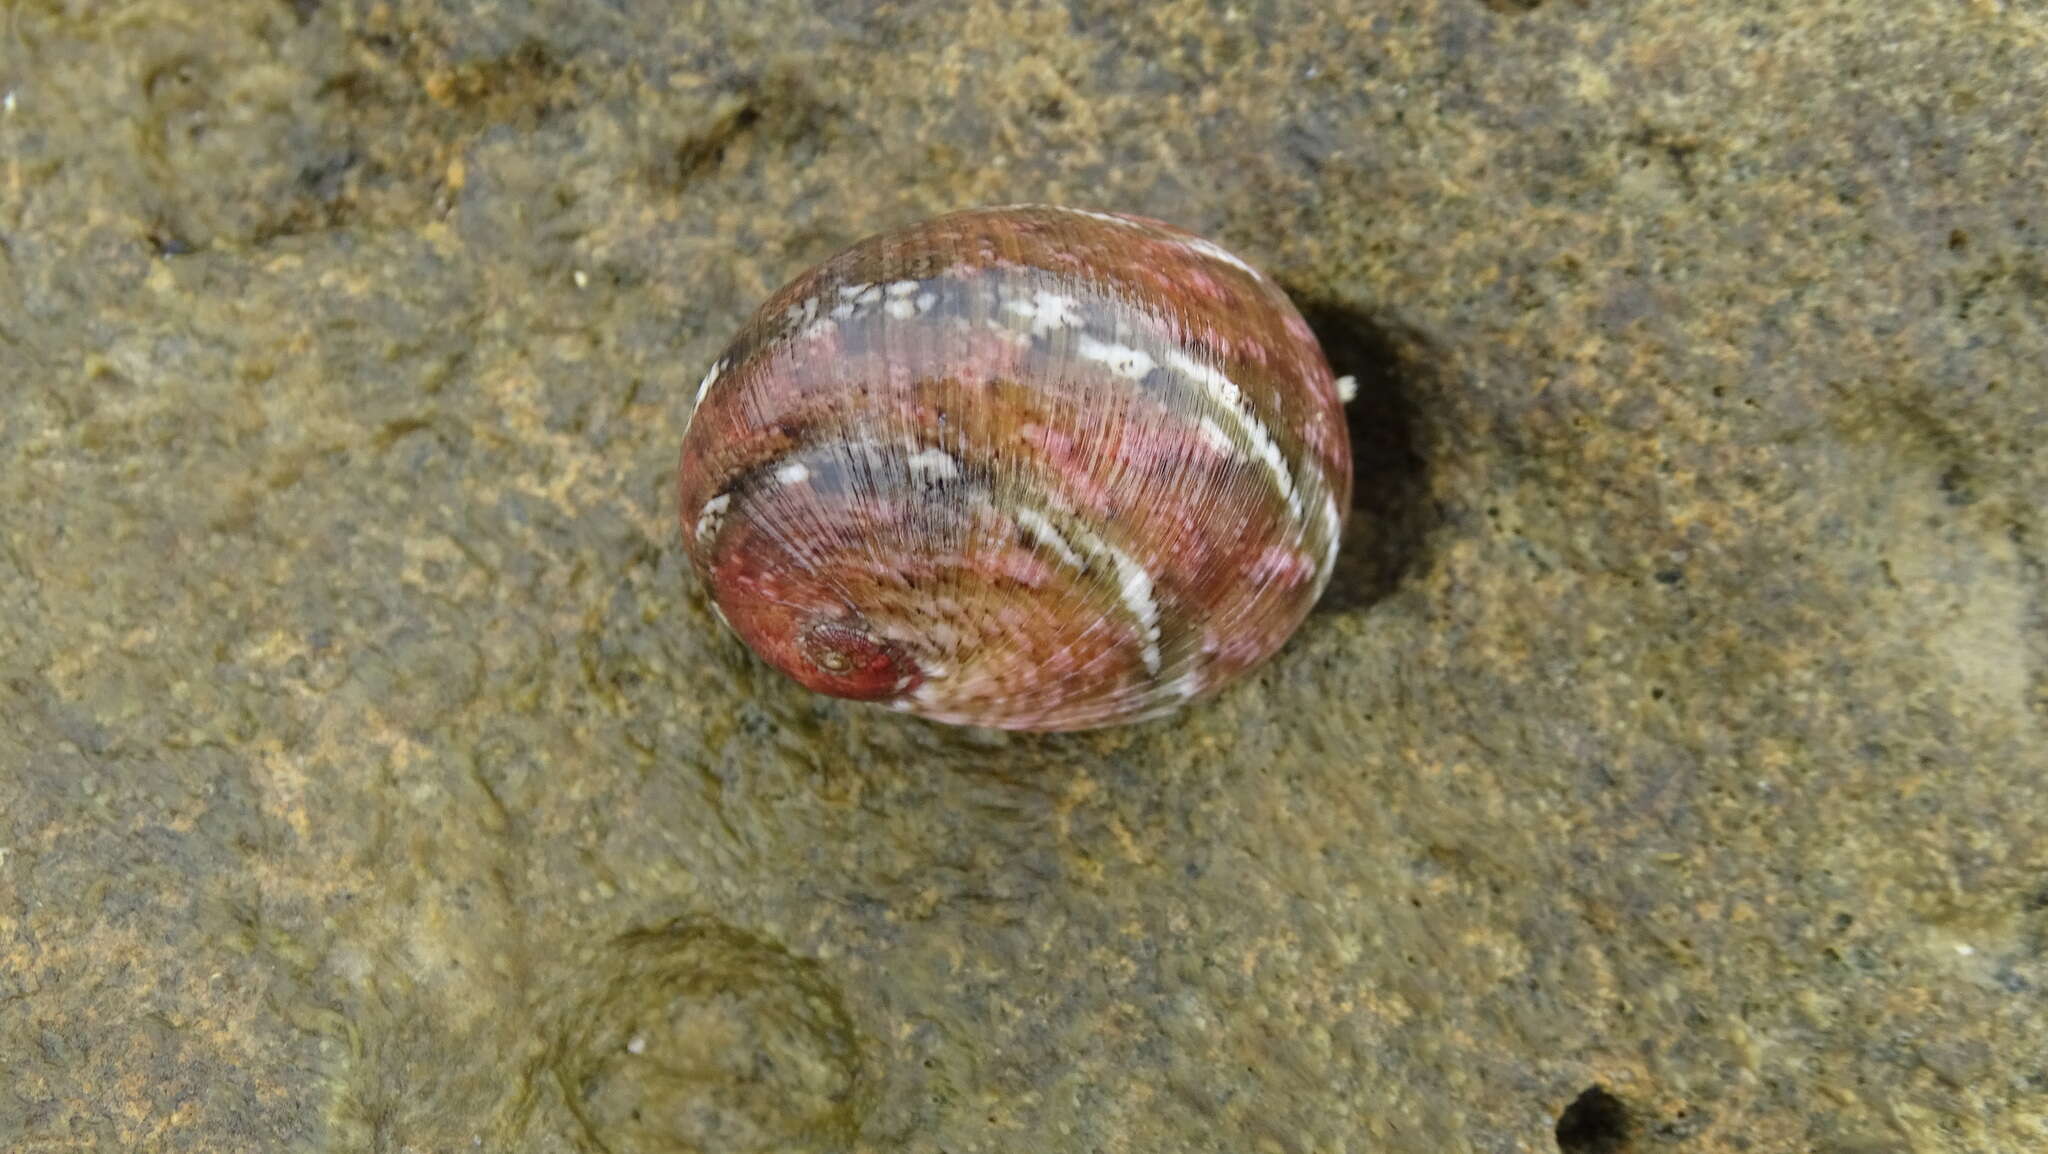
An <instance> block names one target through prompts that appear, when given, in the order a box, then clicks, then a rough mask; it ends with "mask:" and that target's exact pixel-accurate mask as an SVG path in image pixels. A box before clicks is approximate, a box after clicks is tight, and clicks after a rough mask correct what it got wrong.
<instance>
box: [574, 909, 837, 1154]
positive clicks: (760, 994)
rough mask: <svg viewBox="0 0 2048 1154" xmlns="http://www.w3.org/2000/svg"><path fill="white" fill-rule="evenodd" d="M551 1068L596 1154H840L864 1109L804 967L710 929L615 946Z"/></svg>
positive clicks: (811, 969) (683, 929)
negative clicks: (837, 1153) (819, 1153)
mask: <svg viewBox="0 0 2048 1154" xmlns="http://www.w3.org/2000/svg"><path fill="white" fill-rule="evenodd" d="M593 976H594V979H595V980H594V983H593V985H592V987H591V989H590V992H589V993H588V994H586V995H585V996H583V997H581V998H577V999H574V1000H573V1002H572V1004H571V1008H570V1011H569V1018H568V1020H567V1021H565V1022H564V1023H563V1024H562V1033H561V1035H560V1036H561V1038H562V1040H563V1045H562V1047H561V1050H560V1051H559V1055H560V1056H559V1058H558V1060H557V1063H556V1074H557V1076H558V1077H559V1078H560V1080H561V1085H562V1089H563V1092H564V1094H565V1095H566V1096H567V1098H568V1101H569V1106H570V1109H571V1110H572V1111H573V1112H574V1114H575V1115H576V1118H577V1119H578V1121H579V1122H580V1123H581V1124H582V1127H583V1129H584V1131H585V1135H584V1136H585V1137H586V1138H588V1139H589V1141H590V1144H591V1145H592V1146H594V1147H595V1148H598V1149H601V1150H603V1151H606V1152H607V1154H756V1152H759V1154H766V1152H769V1151H774V1152H777V1154H782V1152H790V1154H806V1152H812V1151H826V1150H836V1149H843V1148H844V1147H846V1146H847V1145H849V1144H850V1141H851V1139H852V1138H853V1137H854V1135H855V1133H856V1132H857V1131H858V1130H859V1127H860V1121H861V1115H862V1114H863V1113H864V1112H865V1107H864V1101H863V1098H864V1096H863V1094H862V1093H861V1088H862V1087H861V1082H862V1079H861V1069H860V1055H859V1045H858V1040H857V1038H856V1036H855V1034H854V1031H853V1026H852V1023H851V1021H850V1020H849V1019H848V1017H847V1014H846V1010H845V1007H844V1006H843V1005H842V1003H841V1000H840V996H839V991H838V990H837V988H836V987H834V985H833V984H832V983H831V981H830V980H829V979H827V978H826V977H825V975H824V974H823V973H822V972H821V971H820V970H819V968H818V966H817V965H816V964H815V963H813V962H810V961H807V960H804V959H801V958H797V957H794V956H792V955H791V954H790V953H789V952H788V951H787V950H785V949H783V948H782V947H781V946H779V945H776V944H774V943H772V942H768V941H765V940H763V939H761V938H757V937H755V936H753V935H751V934H747V933H744V932H742V931H740V930H737V929H734V928H733V927H731V926H727V925H724V924H722V923H717V922H706V921H688V922H678V923H675V924H673V925H669V926H665V927H662V928H660V929H651V930H639V931H635V932H633V933H630V934H627V935H625V936H623V937H621V938H619V939H618V940H617V941H616V942H615V943H613V946H612V948H611V949H610V950H609V951H608V952H607V955H606V961H605V962H603V963H600V964H599V966H598V967H597V968H596V970H595V972H594V975H593Z"/></svg>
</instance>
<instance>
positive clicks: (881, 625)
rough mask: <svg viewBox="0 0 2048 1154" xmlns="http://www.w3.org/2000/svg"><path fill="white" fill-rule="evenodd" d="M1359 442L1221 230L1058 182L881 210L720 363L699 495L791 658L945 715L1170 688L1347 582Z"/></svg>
mask: <svg viewBox="0 0 2048 1154" xmlns="http://www.w3.org/2000/svg"><path fill="white" fill-rule="evenodd" d="M1350 452H1351V451H1350V445H1349V442H1348V441H1347V439H1346V434H1345V427H1344V417H1343V411H1342V408H1341V402H1340V401H1339V399H1338V389H1337V385H1336V382H1335V381H1334V380H1333V379H1332V376H1331V373H1330V367H1329V364H1328V362H1327V361H1326V360H1325V359H1324V357H1323V353H1322V350H1321V349H1320V348H1319V347H1318V346H1317V344H1316V340H1315V337H1314V336H1313V335H1312V334H1311V333H1310V331H1309V328H1308V325H1307V324H1306V323H1304V322H1303V320H1302V318H1301V314H1300V313H1298V312H1297V311H1295V308H1294V306H1293V305H1292V304H1290V303H1289V302H1288V299H1287V297H1286V294H1284V293H1283V292H1281V290H1280V289H1279V288H1278V287H1277V286H1276V285H1274V284H1273V283H1272V282H1271V281H1270V280H1268V279H1267V278H1266V277H1265V276H1264V275H1263V274H1261V273H1259V272H1258V271H1256V270H1255V269H1253V268H1252V267H1251V266H1250V265H1248V264H1246V263H1245V262H1244V261H1242V260H1239V259H1238V258H1237V257H1235V256H1232V255H1231V254H1230V253H1228V252H1225V251H1224V250H1223V249H1221V248H1219V247H1217V246H1216V245H1214V244H1211V243H1210V242H1208V241H1205V240H1203V239H1201V238H1200V237H1197V236H1193V235H1191V234H1189V233H1186V232H1183V231H1181V230H1179V229H1176V228H1173V227H1172V226H1169V225H1166V224H1162V223H1160V222H1158V221H1153V220H1147V219H1144V218H1140V217H1132V216H1121V215H1114V214H1110V213H1101V212H1092V211H1084V210H1080V209H1065V208H1053V207H1040V206H1023V207H1012V208H997V209H984V210H978V211H971V212H961V213H955V214H952V215H949V216H942V217H938V218H936V219H933V220H929V221H926V222H924V223H922V224H917V225H913V226H911V227H909V228H906V229H902V230H900V231H897V232H892V233H886V234H883V235H881V236H876V237H872V238H870V239H868V240H865V241H862V242H861V243H859V244H856V245H854V246H853V247H852V248H850V249H848V250H846V251H845V252H842V253H840V254H839V255H838V256H835V257H833V258H832V259H830V260H827V261H826V262H824V263H823V264H821V265H818V266H817V267H815V268H813V269H811V270H810V271H808V272H806V273H804V274H802V275H801V276H799V277H797V278H796V279H795V280H793V281H791V282H790V283H789V284H788V285H787V286H785V287H784V288H783V289H782V290H781V291H780V292H778V293H776V294H775V295H774V296H773V297H771V298H769V300H768V302H767V303H766V304H765V305H763V306H762V307H761V309H760V311H759V312H758V313H756V314H755V315H754V317H753V318H752V319H751V320H750V321H748V323H747V324H746V326H745V327H744V328H743V329H741V331H740V333H739V335H738V337H737V338H736V339H734V341H733V343H732V344H731V346H730V347H728V348H727V349H726V350H725V352H724V354H723V355H722V356H720V357H719V358H718V360H717V361H716V362H715V363H714V364H713V365H712V366H711V370H710V372H708V373H707V374H705V376H704V380H703V383H702V384H701V385H700V386H699V388H698V390H697V404H696V408H695V410H694V412H693V413H692V414H691V419H690V424H689V427H688V429H687V431H686V432H685V434H684V437H683V456H682V469H681V476H680V486H679V487H680V502H681V503H680V507H679V508H680V512H681V516H682V522H683V536H684V540H685V543H686V547H687V549H688V551H689V555H690V561H691V564H692V565H693V567H694V568H695V569H696V572H697V576H698V578H699V579H700V580H701V581H702V582H703V583H704V585H705V587H706V588H707V589H708V590H709V592H710V595H711V598H712V601H713V604H714V605H715V606H716V607H717V608H718V610H719V611H720V614H721V616H722V617H723V618H724V619H725V621H726V622H727V624H729V625H730V626H731V627H732V629H733V630H734V631H735V632H737V633H738V634H739V635H740V637H741V638H742V639H743V640H745V641H746V643H747V644H748V645H749V646H750V647H752V648H753V650H754V651H755V652H756V653H758V654H760V655H761V656H762V657H763V658H764V659H766V660H767V661H768V663H769V664H771V665H773V666H775V667H776V668H777V669H780V670H782V671H783V672H784V673H786V674H788V675H789V676H791V677H793V678H795V679H796V680H797V681H798V682H801V683H802V684H804V685H806V686H808V687H810V688H811V689H814V690H817V691H818V692H821V693H828V694H832V695H835V696H838V697H848V698H854V699H858V700H863V701H876V702H884V703H887V704H889V705H891V706H893V707H895V708H897V709H901V710H905V711H908V712H910V713H914V714H918V715H920V716H923V717H927V718H931V719H933V720H937V721H945V722H954V723H960V724H970V725H987V726H999V727H1004V728H1011V729H1041V730H1059V729H1085V728H1090V727H1094V726H1101V725H1109V724H1113V723H1117V722H1125V721H1135V720H1139V719H1141V718H1146V717H1151V716H1156V715H1158V714H1162V713H1166V712H1169V711H1171V710H1173V709H1175V708H1177V707H1179V706H1180V705H1182V704H1184V703H1185V702H1188V701H1190V700H1193V699H1196V698H1199V697H1203V696H1206V695H1208V694H1211V693H1214V692H1216V691H1217V690H1219V689H1221V688H1222V687H1223V686H1225V685H1227V684H1229V683H1230V682H1231V681H1232V680H1234V679H1235V678H1237V677H1239V676H1241V675H1243V674H1244V673H1245V672H1246V671H1247V670H1250V669H1252V668H1253V667H1254V666H1257V665H1258V664H1259V663H1260V662H1262V661H1264V660H1265V659H1266V658H1268V657H1270V656H1271V655H1272V654H1273V652H1274V651H1275V650H1277V649H1278V648H1279V647H1280V646H1281V644H1282V643H1283V642H1284V641H1286V639H1287V637H1288V635H1289V634H1291V633H1292V632H1293V631H1294V629H1295V627H1296V626H1297V625H1299V624H1300V623H1301V620H1302V618H1303V617H1305V616H1306V615H1307V613H1308V610H1309V607H1310V606H1311V605H1313V604H1314V603H1315V600H1316V598H1317V596H1319V595H1320V594H1321V592H1322V590H1323V586H1324V585H1325V584H1326V583H1327V582H1328V581H1329V579H1330V571H1331V568H1332V566H1333V565H1334V564H1335V561H1336V554H1337V543H1338V540H1339V537H1340V536H1341V534H1342V530H1343V521H1344V515H1345V511H1346V510H1347V509H1348V507H1349V505H1350V489H1351V466H1350Z"/></svg>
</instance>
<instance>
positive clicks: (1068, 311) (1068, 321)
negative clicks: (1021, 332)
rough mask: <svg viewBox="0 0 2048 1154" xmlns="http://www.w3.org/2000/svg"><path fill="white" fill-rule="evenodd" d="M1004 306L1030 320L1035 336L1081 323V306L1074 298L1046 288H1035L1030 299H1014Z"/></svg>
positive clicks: (1032, 333) (1074, 326) (1076, 326)
mask: <svg viewBox="0 0 2048 1154" xmlns="http://www.w3.org/2000/svg"><path fill="white" fill-rule="evenodd" d="M1003 308H1004V309H1005V310H1006V311H1008V312H1012V313H1015V314H1017V315H1018V316H1021V317H1023V318H1025V319H1026V320H1028V321H1030V322H1031V335H1032V336H1035V337H1042V336H1044V335H1046V334H1047V333H1049V332H1051V331H1052V330H1054V329H1071V328H1079V327H1080V325H1081V312H1080V306H1079V303H1078V302H1077V301H1075V300H1074V298H1072V297H1068V296H1061V295H1060V294H1059V293H1055V292H1047V291H1045V290H1044V289H1038V290H1035V291H1034V292H1033V293H1032V294H1031V299H1030V300H1023V299H1021V298H1020V299H1017V300H1012V301H1009V302H1007V303H1005V304H1004V306H1003Z"/></svg>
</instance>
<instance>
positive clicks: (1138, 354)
mask: <svg viewBox="0 0 2048 1154" xmlns="http://www.w3.org/2000/svg"><path fill="white" fill-rule="evenodd" d="M1074 351H1075V352H1076V353H1077V354H1079V355H1080V356H1081V357H1082V359H1084V360H1090V361H1099V362H1101V363H1102V364H1104V365H1107V366H1109V371H1110V372H1112V373H1115V374H1116V375H1117V376H1120V377H1128V378H1130V379H1131V380H1134V381H1135V380H1139V379H1141V378H1142V377H1144V375H1145V374H1146V373H1149V372H1151V371H1152V370H1153V369H1154V368H1157V367H1158V364H1159V362H1157V361H1155V360H1153V359H1152V354H1150V353H1148V352H1146V351H1145V350H1144V349H1134V348H1132V347H1131V346H1129V345H1119V344H1116V343H1114V342H1111V341H1098V340H1096V339H1095V338H1094V337H1091V336H1089V335H1088V334H1087V333H1082V334H1081V336H1080V338H1079V339H1077V340H1076V341H1075V342H1074Z"/></svg>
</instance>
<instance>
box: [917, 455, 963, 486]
mask: <svg viewBox="0 0 2048 1154" xmlns="http://www.w3.org/2000/svg"><path fill="white" fill-rule="evenodd" d="M908 463H909V465H910V476H911V479H912V480H914V481H917V482H919V483H921V484H923V485H926V486H930V485H936V484H938V483H939V482H941V481H951V480H954V479H956V478H958V477H959V476H960V462H958V461H956V460H954V459H953V456H952V454H950V453H948V452H946V451H945V450H944V449H922V450H919V451H918V452H915V453H912V454H911V455H910V457H909V458H908Z"/></svg>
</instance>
